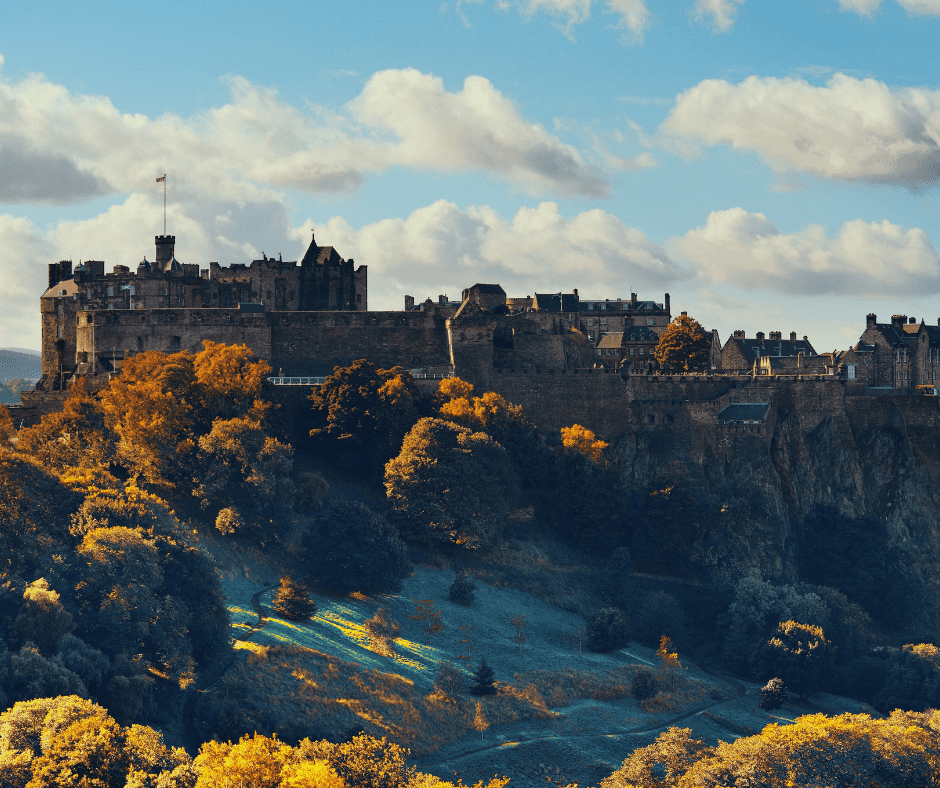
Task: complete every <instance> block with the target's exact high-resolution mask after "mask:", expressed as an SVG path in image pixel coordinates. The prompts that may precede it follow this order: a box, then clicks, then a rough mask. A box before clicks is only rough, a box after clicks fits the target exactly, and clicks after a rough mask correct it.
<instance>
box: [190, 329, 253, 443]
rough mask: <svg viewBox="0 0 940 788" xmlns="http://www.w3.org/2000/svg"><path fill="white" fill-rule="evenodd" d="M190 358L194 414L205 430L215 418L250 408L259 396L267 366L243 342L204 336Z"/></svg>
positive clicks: (223, 417)
mask: <svg viewBox="0 0 940 788" xmlns="http://www.w3.org/2000/svg"><path fill="white" fill-rule="evenodd" d="M202 344H203V350H201V351H200V352H198V353H196V355H195V356H194V358H193V371H194V373H195V377H196V383H197V384H198V389H197V398H196V401H195V403H194V405H195V406H196V412H195V416H196V418H198V419H199V421H200V422H202V424H203V425H204V427H203V429H202V430H200V431H202V432H206V431H208V429H209V427H210V426H211V424H212V422H213V421H214V420H215V419H219V418H221V419H230V418H233V417H235V416H238V415H240V414H242V413H245V412H247V411H249V410H251V408H252V406H253V405H254V403H255V402H256V401H257V400H259V399H261V395H262V387H263V385H264V381H265V379H266V378H267V377H268V376H269V375H270V374H271V367H270V365H269V364H268V363H267V362H266V361H264V360H263V359H255V358H254V354H253V352H252V350H251V348H249V347H248V346H247V345H225V344H221V343H217V342H212V341H211V340H208V339H205V340H203V342H202Z"/></svg>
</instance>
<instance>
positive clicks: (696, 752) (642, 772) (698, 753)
mask: <svg viewBox="0 0 940 788" xmlns="http://www.w3.org/2000/svg"><path fill="white" fill-rule="evenodd" d="M713 752H714V750H713V749H712V748H711V747H709V746H708V745H707V744H705V742H704V741H702V740H700V739H693V738H692V729H691V728H670V729H669V730H667V731H665V732H664V733H661V734H659V736H657V737H656V741H655V742H653V743H652V744H650V745H648V746H647V747H640V748H638V749H636V750H634V751H633V753H632V754H631V755H630V757H629V758H627V759H626V760H625V761H624V762H623V764H622V765H621V767H620V768H619V769H618V770H617V771H615V772H614V773H613V774H612V775H610V777H608V778H607V779H606V780H602V781H601V785H600V788H632V786H643V788H673V786H676V787H678V786H683V787H685V786H686V785H687V784H686V783H685V782H684V781H683V779H682V778H683V776H684V775H685V774H686V773H687V772H688V771H689V769H690V768H691V767H692V766H693V765H694V764H695V763H696V762H698V761H700V760H701V759H703V758H707V757H708V756H710V755H711V754H712V753H713ZM709 784H718V783H717V781H716V783H709ZM720 784H722V785H725V784H728V785H734V783H720ZM797 784H799V783H797ZM689 788H691V785H689Z"/></svg>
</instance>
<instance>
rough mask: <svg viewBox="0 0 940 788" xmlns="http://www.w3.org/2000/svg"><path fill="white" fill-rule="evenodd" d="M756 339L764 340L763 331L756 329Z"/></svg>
mask: <svg viewBox="0 0 940 788" xmlns="http://www.w3.org/2000/svg"><path fill="white" fill-rule="evenodd" d="M757 341H758V342H763V341H764V332H763V331H758V332H757Z"/></svg>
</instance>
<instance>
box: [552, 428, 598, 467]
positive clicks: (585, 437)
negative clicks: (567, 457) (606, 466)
mask: <svg viewBox="0 0 940 788" xmlns="http://www.w3.org/2000/svg"><path fill="white" fill-rule="evenodd" d="M561 445H562V446H564V448H565V451H570V452H574V453H576V454H580V455H582V456H584V457H587V458H588V459H589V460H590V461H591V462H593V463H594V464H595V465H596V464H597V463H599V462H600V461H601V458H602V456H603V454H604V449H606V448H607V446H608V445H609V444H607V443H605V442H604V441H602V440H598V439H597V436H596V435H595V434H594V433H593V432H591V431H590V430H589V429H587V428H586V427H582V426H581V425H580V424H574V425H572V426H570V427H562V428H561Z"/></svg>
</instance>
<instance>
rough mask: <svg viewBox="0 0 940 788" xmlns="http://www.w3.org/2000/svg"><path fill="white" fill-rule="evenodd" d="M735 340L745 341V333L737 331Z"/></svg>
mask: <svg viewBox="0 0 940 788" xmlns="http://www.w3.org/2000/svg"><path fill="white" fill-rule="evenodd" d="M734 338H735V339H744V331H742V330H741V329H738V330H737V331H735V332H734Z"/></svg>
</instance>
